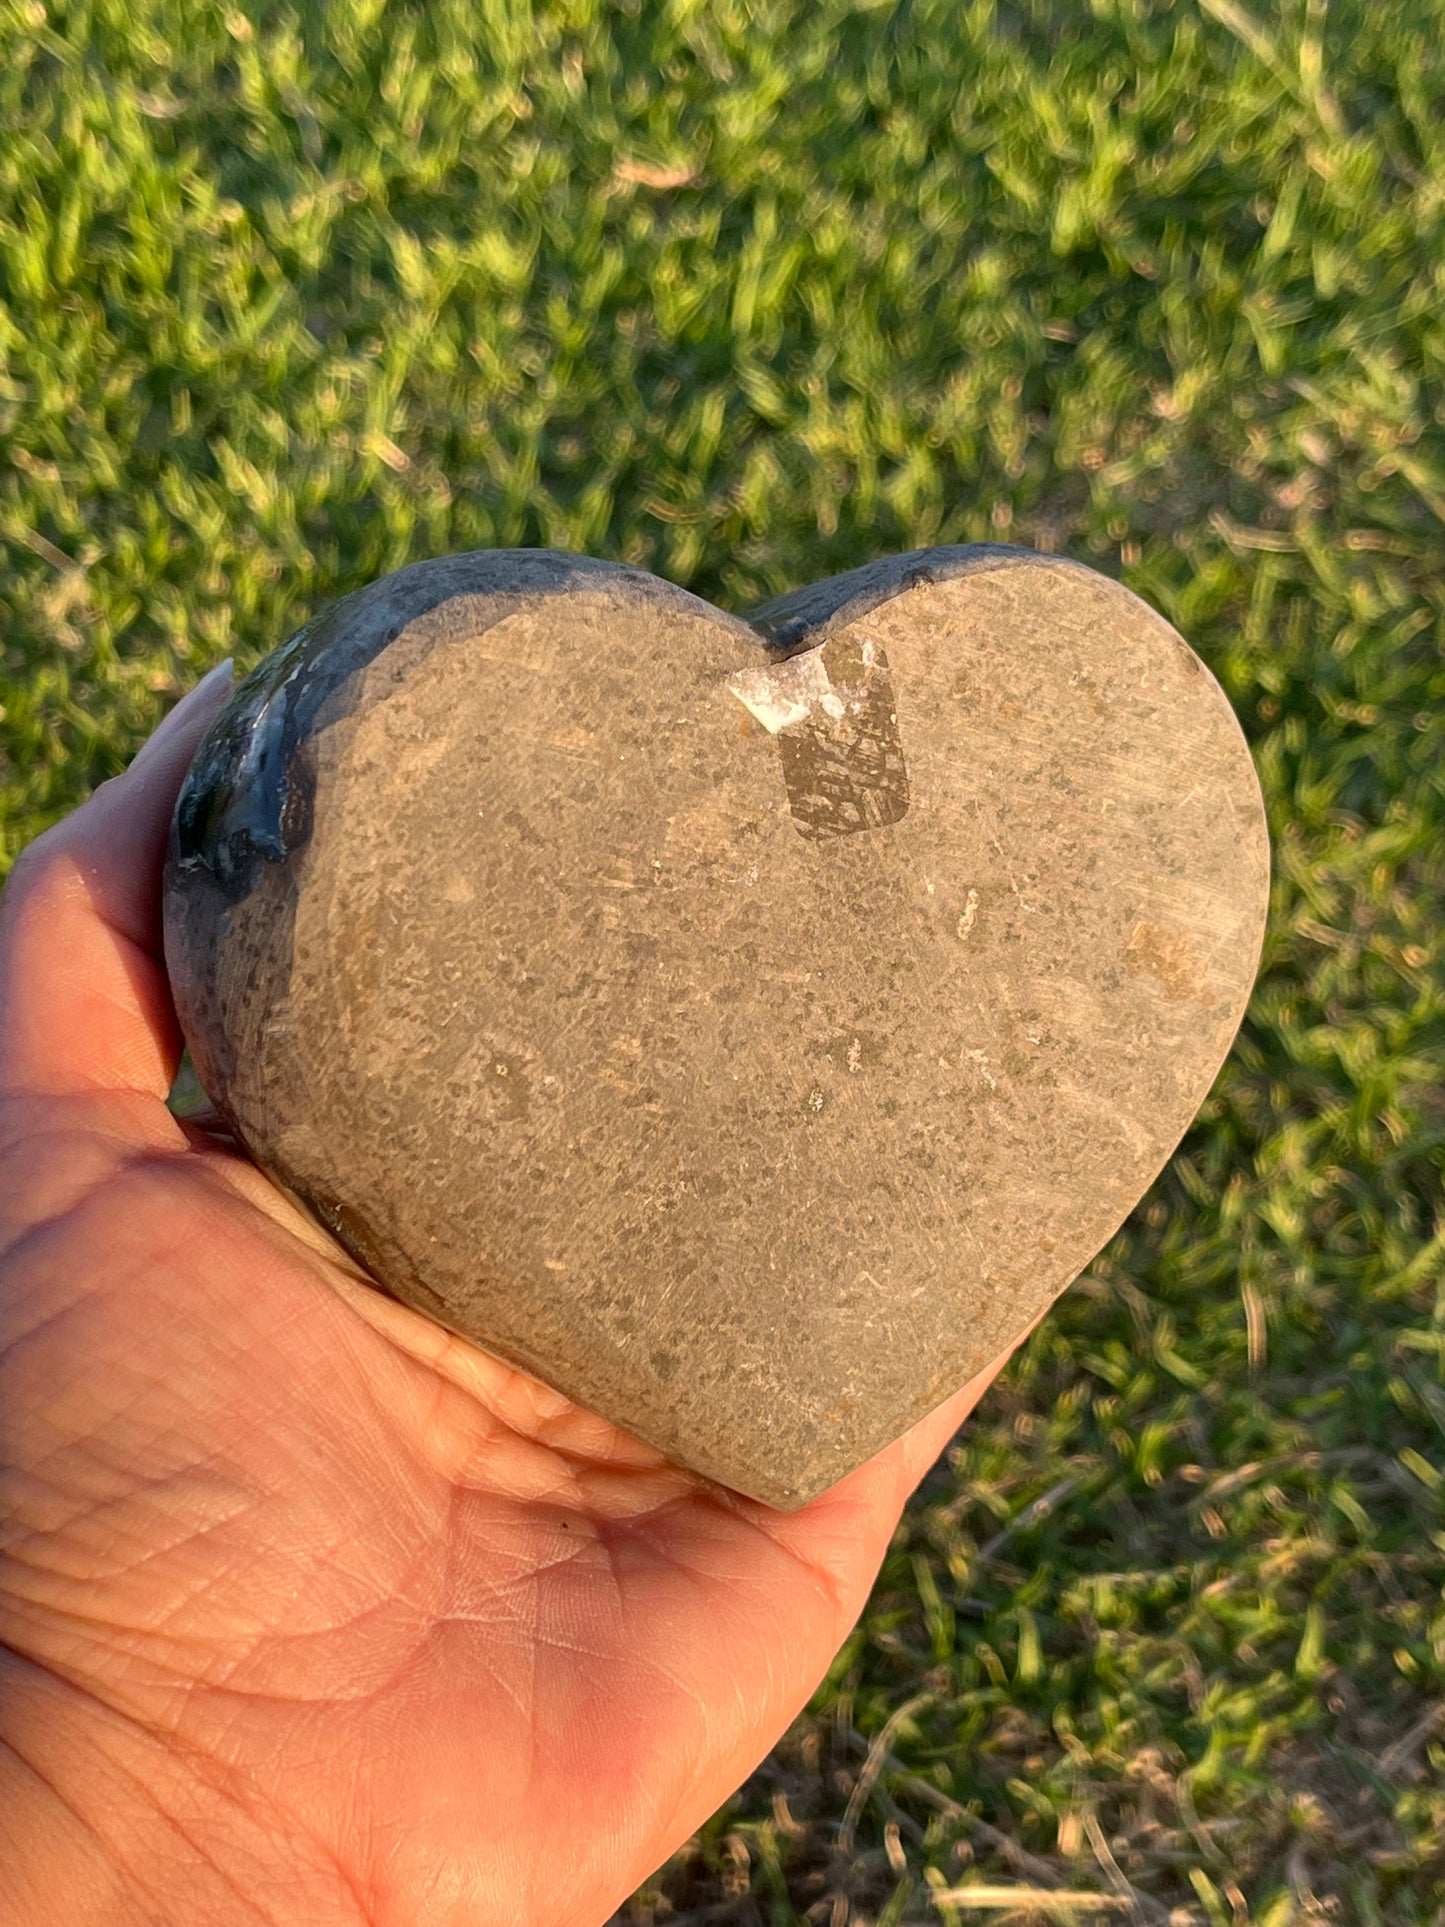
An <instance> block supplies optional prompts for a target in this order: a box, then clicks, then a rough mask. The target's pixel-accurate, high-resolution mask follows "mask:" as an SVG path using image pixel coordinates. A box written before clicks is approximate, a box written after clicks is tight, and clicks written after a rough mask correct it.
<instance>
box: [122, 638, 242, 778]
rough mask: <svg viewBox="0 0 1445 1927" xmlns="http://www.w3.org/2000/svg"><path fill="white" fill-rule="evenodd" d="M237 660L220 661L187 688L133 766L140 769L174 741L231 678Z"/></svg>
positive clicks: (142, 745)
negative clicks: (175, 736)
mask: <svg viewBox="0 0 1445 1927" xmlns="http://www.w3.org/2000/svg"><path fill="white" fill-rule="evenodd" d="M235 661H236V659H235V657H234V656H227V657H226V660H225V661H224V662H218V663H217V664H216V666H215V668H214V669H212V670H210V671H209V672H208V673H207V674H206V675H204V676H202V678H201V680H200V681H199V682H198V683H197V684H196V686H195V688H194V689H190V690H187V692H186V694H185V695H184V696H182V697H181V700H180V701H179V702H178V703H177V704H176V706H175V708H174V709H173V710H171V712H170V713H169V715H167V716H165V717H163V718H162V720H161V722H160V723H159V724H158V726H157V727H156V729H155V730H154V731H153V732H152V733H151V735H150V736H149V737H148V738H147V739H146V741H145V742H144V743H142V744H141V746H140V748H139V750H137V752H136V754H135V756H134V758H133V759H132V761H131V768H132V769H140V768H141V767H142V765H144V764H146V763H148V762H149V761H150V760H151V758H152V757H153V756H154V755H155V753H156V752H157V750H160V749H162V748H164V746H165V745H166V744H167V743H168V742H170V740H171V739H172V737H173V736H174V735H175V734H176V732H177V731H178V730H179V729H180V728H181V727H182V726H183V724H184V723H185V721H186V719H187V718H188V717H190V716H193V715H195V713H196V711H197V710H198V709H200V708H202V707H203V706H204V704H205V701H206V698H207V696H208V695H210V694H211V693H213V692H214V691H215V689H216V688H217V686H218V685H219V684H220V683H221V682H223V681H224V682H229V681H230V680H231V671H232V669H233V667H234V666H235Z"/></svg>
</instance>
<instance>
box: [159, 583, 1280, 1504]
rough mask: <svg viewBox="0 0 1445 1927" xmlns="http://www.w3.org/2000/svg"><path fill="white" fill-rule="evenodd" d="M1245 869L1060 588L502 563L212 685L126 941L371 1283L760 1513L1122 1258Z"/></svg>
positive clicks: (1241, 911) (264, 1142) (289, 1180)
mask: <svg viewBox="0 0 1445 1927" xmlns="http://www.w3.org/2000/svg"><path fill="white" fill-rule="evenodd" d="M1268 873H1269V857H1268V842H1267V837H1266V833H1265V827H1264V817H1263V811H1262V807H1261V801H1260V794H1259V787H1258V784H1257V782H1256V780H1255V775H1254V771H1253V768H1252V767H1251V764H1250V759H1249V754H1248V751H1247V749H1246V747H1245V743H1244V739H1243V737H1242V735H1241V733H1240V730H1239V727H1238V725H1237V723H1236V721H1235V719H1234V716H1233V714H1232V713H1231V711H1230V708H1229V705H1228V703H1227V701H1226V700H1225V697H1224V695H1223V694H1222V692H1221V690H1220V689H1219V687H1218V685H1217V684H1216V683H1215V682H1214V680H1213V679H1212V678H1211V677H1210V675H1209V674H1208V673H1207V671H1206V670H1205V669H1204V667H1203V665H1202V664H1201V663H1200V661H1199V659H1198V658H1197V657H1196V656H1195V655H1194V654H1193V653H1192V651H1191V650H1190V649H1189V648H1188V647H1187V645H1186V644H1185V643H1184V642H1183V641H1182V640H1181V639H1180V637H1179V636H1178V635H1177V634H1176V633H1175V631H1174V630H1173V629H1172V628H1170V627H1169V625H1168V624H1167V623H1166V622H1165V621H1163V619H1162V618H1161V617H1160V616H1158V615H1156V614H1155V613H1154V612H1153V611H1152V610H1151V609H1149V608H1148V607H1147V606H1146V605H1145V604H1144V603H1142V602H1141V601H1139V600H1138V599H1137V597H1135V596H1134V595H1132V594H1131V593H1130V592H1129V591H1128V590H1126V589H1124V588H1122V587H1121V586H1120V585H1119V584H1118V583H1116V582H1113V581H1111V580H1109V579H1107V578H1105V577H1103V576H1099V575H1096V574H1094V573H1093V572H1092V571H1091V570H1088V569H1086V568H1083V567H1081V566H1080V565H1079V564H1077V563H1074V562H1070V561H1065V560H1062V559H1060V558H1057V557H1051V556H1040V555H1034V554H1031V553H1029V552H1028V551H1026V550H1021V549H1010V548H937V549H926V550H922V551H920V552H918V553H916V554H913V555H905V556H900V557H896V558H894V559H892V560H889V561H884V562H879V563H877V564H874V565H872V566H870V567H867V568H863V569H858V570H855V571H853V572H852V573H851V574H848V575H843V576H839V577H836V578H835V579H834V580H832V581H829V582H824V583H821V584H819V585H818V586H817V587H814V588H811V589H807V590H804V591H802V592H800V593H799V594H797V595H793V596H788V597H785V598H784V599H783V600H781V601H779V602H776V603H773V604H770V605H769V606H768V607H767V608H765V609H763V610H761V611H760V612H759V613H758V614H757V615H756V616H755V617H754V618H753V621H752V622H751V623H748V622H744V621H742V620H741V619H740V618H738V617H736V616H730V615H724V614H722V613H721V612H720V611H718V610H717V609H715V608H713V607H711V606H710V605H709V604H708V603H706V602H703V601H700V600H699V599H698V598H697V597H696V596H693V595H689V594H687V593H685V592H684V591H683V590H681V589H677V588H674V587H672V586H671V585H670V584H668V583H665V582H662V581H659V580H658V579H657V578H656V577H654V576H650V575H647V574H645V573H644V572H643V571H641V570H638V569H629V568H623V567H620V566H616V565H612V564H606V563H601V562H596V561H590V560H588V559H586V558H584V557H580V556H569V555H562V554H557V553H552V552H549V551H533V550H510V551H508V550H500V551H494V552H481V553H477V554H472V555H460V556H452V557H448V558H445V559H442V560H438V561H432V562H422V563H417V564H416V565H414V566H413V567H411V568H407V569H403V570H401V571H400V572H399V573H398V574H396V575H393V576H390V577H388V578H387V579H386V580H384V581H382V582H378V583H376V584H374V585H373V586H372V587H370V588H367V589H364V590H362V591H360V592H359V593H358V594H356V595H353V596H350V597H348V598H347V599H346V600H345V601H343V602H341V603H339V604H337V606H336V607H335V608H333V609H332V610H331V611H330V612H329V613H328V614H326V615H325V616H323V617H322V618H321V619H320V620H319V621H318V622H315V623H313V624H311V625H310V626H309V627H308V628H306V629H303V630H302V631H301V633H300V634H299V635H298V636H296V637H295V638H293V640H292V641H291V642H289V643H288V644H286V645H285V646H284V647H283V648H282V649H280V650H278V651H277V652H276V653H275V654H274V655H273V656H271V657H270V658H269V659H268V660H267V661H266V662H264V663H263V664H262V665H261V667H260V668H259V669H258V670H257V671H256V672H255V673H254V674H253V675H252V676H250V677H249V678H248V679H247V680H246V681H245V682H244V683H243V684H242V685H241V686H240V688H239V689H238V690H237V692H236V695H235V697H234V700H233V701H232V703H231V705H230V707H229V708H228V710H227V711H226V712H225V714H224V715H223V716H222V717H221V719H220V720H219V721H218V722H217V724H216V725H215V727H214V728H213V730H212V731H211V733H210V735H209V736H208V738H207V739H206V742H205V743H204V745H203V746H202V749H201V751H200V753H199V755H198V756H197V759H196V761H195V764H194V765H193V767H192V770H191V773H190V776H189V778H188V780H187V782H186V786H185V789H184V792H183V794H182V797H181V800H180V803H179V806H178V810H177V816H176V824H175V831H174V836H173V842H172V850H171V856H170V862H169V865H168V869H167V876H166V892H165V914H166V954H167V959H168V962H169V966H170V970H171V976H172V981H173V984H174V987H175V992H176V999H177V1007H178V1009H179V1012H180V1016H181V1022H182V1026H183V1028H184V1032H185V1035H186V1038H187V1041H188V1043H189V1045H190V1048H191V1052H192V1054H193V1057H194V1059H195V1062H196V1065H197V1069H198V1072H199V1075H200V1077H201V1080H202V1082H203V1083H204V1084H205V1086H206V1088H207V1090H208V1091H209V1093H210V1094H211V1096H212V1098H213V1099H214V1100H215V1102H216V1103H217V1105H218V1107H219V1108H220V1110H221V1111H222V1113H223V1114H224V1115H225V1116H226V1117H227V1118H228V1119H229V1121H230V1122H231V1124H232V1127H233V1128H234V1130H235V1132H236V1134H237V1136H238V1137H239V1139H240V1140H241V1142H242V1143H243V1144H244V1145H245V1146H246V1147H247V1149H248V1150H249V1151H250V1152H251V1153H252V1155H253V1156H254V1157H255V1158H256V1160H257V1161H258V1162H259V1163H260V1164H261V1165H262V1166H264V1167H265V1168H266V1169H267V1170H269V1171H270V1172H271V1173H273V1174H274V1175H275V1176H276V1177H277V1178H278V1179H279V1180H280V1181H281V1182H282V1183H283V1184H285V1185H286V1186H287V1187H288V1188H289V1189H290V1190H291V1191H292V1192H294V1193H295V1194H297V1195H298V1196H300V1197H301V1198H303V1199H304V1200H306V1201H307V1202H308V1203H309V1205H310V1206H311V1208H312V1209H313V1210H314V1211H315V1212H316V1214H317V1215H318V1216H319V1218H320V1219H321V1220H322V1221H323V1222H324V1223H325V1224H326V1225H327V1226H329V1227H330V1229H331V1230H332V1231H333V1232H334V1233H335V1234H336V1236H337V1237H338V1238H339V1239H340V1240H341V1241H342V1243H343V1244H345V1245H346V1246H347V1247H348V1248H349V1249H350V1251H351V1252H352V1253H353V1254H354V1255H355V1256H356V1258H358V1259H359V1260H360V1261H361V1263H362V1264H363V1265H365V1266H366V1268H367V1269H368V1270H369V1271H370V1272H371V1274H372V1275H373V1276H374V1277H375V1278H376V1279H377V1280H378V1281H379V1282H380V1283H381V1284H383V1285H384V1286H385V1287H386V1288H387V1289H388V1290H389V1291H390V1292H392V1293H394V1294H395V1296H396V1297H398V1298H400V1299H402V1300H404V1301H405V1302H406V1303H408V1304H410V1305H413V1306H415V1307H416V1308H417V1309H418V1310H420V1311H423V1312H425V1313H427V1314H429V1315H430V1316H431V1317H433V1318H435V1319H438V1320H440V1321H441V1322H443V1323H445V1324H446V1325H448V1326H450V1327H452V1328H453V1329H455V1330H457V1331H459V1332H461V1333H464V1334H466V1335H467V1336H469V1337H471V1338H472V1339H474V1340H476V1341H477V1342H478V1343H480V1344H481V1345H483V1346H485V1347H487V1348H488V1349H489V1350H491V1351H493V1352H496V1353H498V1354H500V1355H501V1356H503V1357H505V1358H507V1359H510V1360H513V1361H514V1362H516V1363H518V1364H520V1365H522V1366H524V1367H525V1368H526V1369H528V1370H529V1371H531V1372H533V1373H535V1374H537V1375H538V1376H539V1377H541V1378H543V1379H545V1380H546V1381H548V1382H549V1383H550V1384H552V1385H554V1386H556V1387H557V1388H559V1389H560V1390H561V1391H563V1392H565V1393H568V1394H569V1395H570V1396H571V1397H573V1398H575V1399H577V1400H579V1401H581V1402H582V1403H583V1404H585V1405H588V1406H591V1407H592V1408H594V1409H595V1410H597V1411H599V1412H601V1413H603V1414H605V1415H606V1416H607V1417H609V1418H611V1419H613V1420H615V1421H617V1423H619V1424H620V1425H623V1426H625V1427H627V1428H628V1429H630V1430H631V1431H633V1432H635V1433H637V1434H639V1435H640V1436H641V1437H643V1438H644V1439H647V1440H650V1441H651V1442H652V1443H653V1444H655V1445H657V1446H659V1447H660V1448H662V1449H663V1450H664V1451H666V1452H667V1453H669V1454H671V1455H672V1456H673V1457H675V1458H677V1459H679V1460H681V1461H683V1462H684V1463H685V1464H687V1465H690V1466H692V1467H695V1468H696V1469H698V1470H699V1471H701V1472H703V1473H706V1474H709V1475H710V1476H712V1477H713V1478H716V1479H718V1480H720V1481H722V1482H724V1483H725V1484H727V1485H730V1486H734V1487H736V1488H738V1489H739V1490H741V1491H743V1492H745V1493H749V1494H752V1495H754V1496H756V1497H758V1498H762V1499H765V1500H767V1501H769V1502H771V1503H772V1504H774V1505H782V1506H792V1505H796V1504H799V1503H801V1502H802V1501H804V1500H806V1499H807V1498H809V1497H811V1496H812V1495H813V1494H815V1493H817V1492H819V1491H820V1490H822V1489H823V1488H824V1487H826V1486H828V1485H830V1484H831V1483H832V1482H833V1481H834V1480H836V1479H837V1478H839V1477H840V1476H841V1475H842V1474H843V1473H845V1472H847V1471H848V1470H849V1469H850V1468H851V1467H853V1466H855V1465H857V1464H858V1463H859V1462H860V1461H862V1460H863V1459H865V1458H867V1457H868V1456H870V1455H871V1454H872V1453H874V1452H875V1451H877V1450H878V1449H880V1448H881V1447H882V1446H883V1445H884V1444H886V1443H887V1442H888V1441H889V1440H890V1439H891V1438H893V1437H894V1436H895V1435H896V1434H898V1433H899V1432H900V1431H902V1430H903V1429H904V1428H905V1427H906V1426H908V1425H909V1424H910V1423H911V1422H912V1421H914V1420H915V1419H917V1418H919V1417H921V1416H922V1415H923V1414H924V1413H925V1412H927V1411H929V1410H930V1409H931V1408H932V1407H933V1406H935V1405H937V1404H938V1403H939V1402H940V1401H941V1400H942V1399H943V1398H944V1397H946V1396H947V1395H948V1394H949V1393H951V1392H952V1391H953V1390H954V1389H955V1388H956V1387H958V1386H960V1385H962V1384H963V1383H964V1382H965V1381H966V1380H967V1379H968V1378H970V1377H971V1376H972V1375H973V1374H974V1373H975V1372H977V1371H978V1370H979V1369H980V1368H981V1367H982V1366H983V1365H984V1364H985V1363H986V1362H987V1361H989V1360H990V1359H992V1358H993V1357H995V1356H996V1355H997V1354H998V1353H999V1352H1000V1351H1002V1350H1003V1349H1004V1348H1005V1347H1006V1346H1007V1345H1008V1344H1009V1342H1010V1341H1011V1340H1012V1339H1014V1338H1016V1337H1017V1336H1018V1334H1019V1333H1020V1332H1021V1331H1022V1330H1023V1329H1024V1328H1025V1326H1027V1324H1028V1323H1029V1322H1030V1320H1031V1319H1032V1318H1033V1317H1034V1316H1035V1315H1036V1314H1037V1313H1038V1312H1040V1311H1041V1310H1042V1309H1043V1308H1044V1307H1045V1306H1046V1305H1047V1304H1048V1303H1049V1301H1050V1300H1051V1299H1052V1298H1053V1297H1054V1296H1055V1295H1056V1294H1057V1293H1058V1292H1060V1291H1062V1290H1063V1289H1064V1287H1065V1286H1066V1285H1067V1284H1068V1283H1069V1281H1070V1280H1071V1279H1072V1278H1073V1277H1074V1276H1075V1275H1076V1274H1077V1273H1078V1272H1079V1270H1080V1269H1081V1268H1082V1267H1083V1266H1084V1265H1085V1264H1086V1263H1087V1262H1088V1260H1089V1258H1090V1257H1091V1256H1092V1255H1093V1254H1094V1253H1095V1252H1096V1251H1097V1250H1098V1249H1099V1247H1100V1246H1101V1245H1102V1244H1103V1243H1104V1242H1105V1241H1106V1240H1107V1239H1108V1238H1109V1236H1110V1235H1111V1233H1112V1232H1113V1231H1114V1230H1115V1229H1116V1228H1117V1227H1118V1225H1119V1224H1120V1222H1121V1221H1122V1219H1123V1218H1124V1217H1125V1215H1126V1214H1127V1212H1128V1211H1129V1210H1130V1208H1131V1207H1132V1206H1133V1205H1134V1204H1135V1202H1136V1201H1137V1200H1138V1198H1139V1197H1140V1195H1141V1194H1142V1193H1143V1192H1144V1190H1145V1189H1146V1187H1147V1186H1148V1185H1149V1183H1150V1181H1151V1180H1152V1179H1153V1178H1154V1176H1155V1175H1156V1173H1157V1172H1158V1171H1159V1169H1160V1167H1161V1166H1162V1164H1163V1163H1164V1161H1165V1159H1166V1158H1167V1157H1168V1155H1169V1153H1170V1151H1171V1150H1172V1149H1173V1147H1174V1146H1175V1144H1176V1143H1177V1142H1178V1140H1179V1138H1180V1136H1181V1134H1182V1133H1183V1132H1184V1130H1185V1128H1186V1127H1187V1126H1188V1124H1189V1122H1190V1120H1191V1119H1192V1117H1193V1116H1194V1113H1195V1111H1196V1109H1197V1107H1198V1106H1199V1104H1200V1102H1201V1101H1202V1100H1203V1098H1204V1096H1205V1095H1206V1093H1207V1091H1208V1089H1209V1086H1210V1083H1211V1081H1212V1079H1213V1078H1214V1075H1215V1073H1216V1071H1217V1070H1218V1069H1219V1066H1220V1063H1221V1061H1222V1060H1223V1058H1224V1055H1225V1053H1226V1051H1227V1050H1228V1048H1229V1045H1230V1041H1231V1039H1232V1038H1233V1036H1234V1033H1235V1030H1236V1028H1237V1026H1238V1024H1239V1021H1240V1019H1241V1016H1242V1015H1243V1011H1244V1007H1245V1003H1246V999H1247V997H1248V994H1249V989H1250V985H1251V983H1252V980H1253V976H1254V972H1255V968H1256V965H1257V960H1258V955H1259V948H1260V942H1261V937H1262V931H1263V924H1264V914H1265V902H1266V894H1267V886H1268Z"/></svg>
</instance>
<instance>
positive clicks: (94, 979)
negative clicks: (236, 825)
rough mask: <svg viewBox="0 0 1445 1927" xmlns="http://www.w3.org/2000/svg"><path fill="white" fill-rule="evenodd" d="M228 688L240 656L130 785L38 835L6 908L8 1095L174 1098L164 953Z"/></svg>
mask: <svg viewBox="0 0 1445 1927" xmlns="http://www.w3.org/2000/svg"><path fill="white" fill-rule="evenodd" d="M230 691H231V664H230V661H229V659H228V660H227V661H226V662H223V663H222V664H220V666H219V667H218V668H216V669H213V670H212V671H211V673H210V674H209V675H208V676H206V677H205V678H204V679H203V680H202V681H201V682H200V683H198V684H197V685H196V687H195V688H194V689H193V690H192V691H191V692H190V694H189V695H188V696H186V697H184V698H183V699H182V701H181V702H179V703H178V704H177V705H176V707H175V708H174V709H173V710H172V711H171V713H170V714H169V715H168V716H167V717H166V719H165V721H164V722H163V723H162V724H161V726H160V728H159V729H157V731H156V732H155V734H154V735H153V736H152V737H151V739H150V741H149V742H148V743H146V744H145V746H144V747H143V748H142V750H141V751H140V754H139V755H138V756H137V757H136V759H135V761H134V762H133V763H132V764H131V766H130V768H129V769H128V770H126V772H125V773H124V775H122V776H117V777H114V778H112V780H111V781H110V782H108V783H103V784H102V785H101V786H100V788H99V789H98V790H97V791H96V792H95V794H94V795H93V796H92V797H91V798H90V799H89V801H88V802H86V803H83V804H82V805H81V807H80V808H79V809H78V810H76V811H75V812H74V813H73V814H72V815H70V816H68V817H66V818H65V819H64V820H63V821H62V822H60V823H57V824H56V825H55V827H54V829H51V830H47V831H46V832H45V834H44V835H43V836H41V837H38V838H37V839H36V841H35V842H34V843H32V844H31V845H30V847H29V849H27V850H26V851H24V853H23V854H22V855H21V857H20V860H19V862H18V863H17V864H16V865H15V868H14V870H13V871H12V872H11V874H10V878H9V881H8V882H7V883H6V885H5V892H4V896H3V898H0V1092H6V1093H10V1094H16V1093H26V1094H30V1095H35V1096H46V1097H51V1096H70V1095H74V1094H76V1093H81V1092H86V1091H97V1090H130V1091H143V1092H146V1093H148V1094H151V1095H154V1096H159V1097H162V1098H163V1097H164V1096H165V1094H166V1092H167V1090H168V1089H169V1088H170V1081H171V1078H172V1076H173V1075H174V1071H175V1065H176V1062H177V1060H178V1058H179V1055H180V1041H179V1037H178V1035H177V1031H176V1021H175V1013H174V1010H173V1009H172V1006H171V998H170V991H169V988H168V986H167V982H166V974H165V964H164V959H163V956H162V950H161V927H160V926H161V912H160V881H161V866H162V861H163V858H164V853H165V843H166V836H167V833H168V830H169V825H170V818H171V812H172V810H173V809H174V808H175V801H176V796H177V794H178V792H179V790H180V786H181V783H182V780H183V779H184V777H185V773H186V770H187V768H188V767H189V766H190V762H191V758H192V757H193V756H194V754H195V752H196V748H197V746H198V745H199V743H200V740H201V737H202V736H203V735H204V734H205V732H206V730H207V728H208V727H209V726H210V724H211V723H212V722H213V721H214V720H215V717H216V715H217V713H218V712H219V710H220V709H221V708H222V707H223V706H224V704H225V702H226V700H227V698H228V697H229V695H230Z"/></svg>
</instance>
